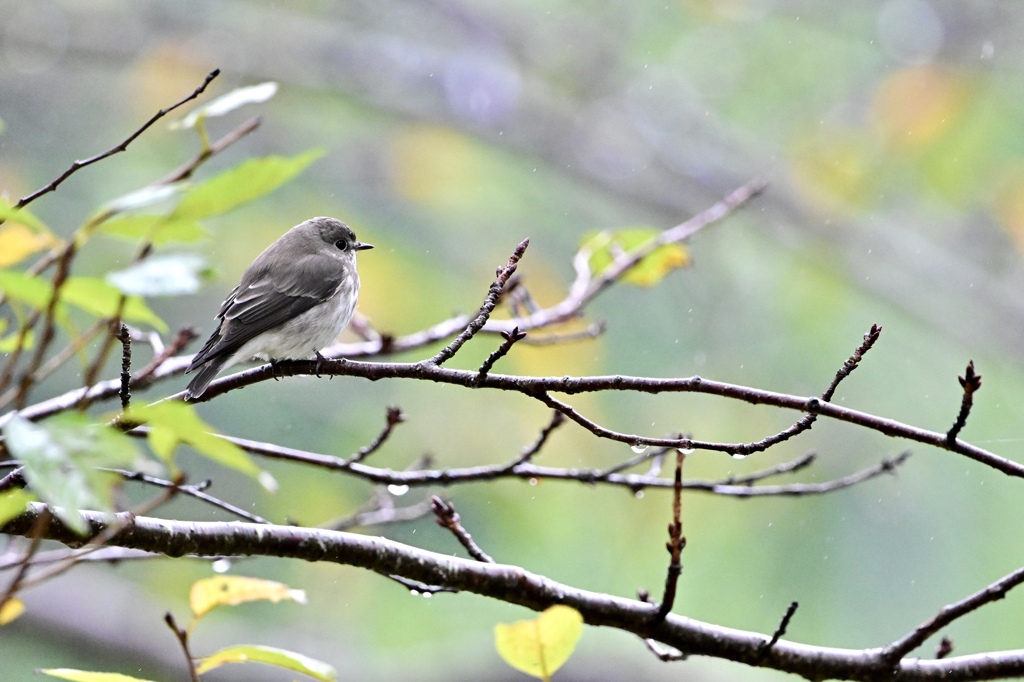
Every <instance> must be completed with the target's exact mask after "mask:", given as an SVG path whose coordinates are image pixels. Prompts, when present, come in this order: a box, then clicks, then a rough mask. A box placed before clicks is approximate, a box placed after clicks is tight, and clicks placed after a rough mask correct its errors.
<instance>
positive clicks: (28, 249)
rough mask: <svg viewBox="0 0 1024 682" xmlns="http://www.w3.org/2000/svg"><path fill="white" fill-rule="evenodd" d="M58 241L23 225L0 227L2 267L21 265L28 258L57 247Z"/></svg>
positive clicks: (10, 223) (14, 224)
mask: <svg viewBox="0 0 1024 682" xmlns="http://www.w3.org/2000/svg"><path fill="white" fill-rule="evenodd" d="M57 243H58V240H57V239H56V238H54V236H53V235H51V234H48V233H46V232H35V231H33V230H30V229H29V228H28V227H26V226H25V225H22V224H21V223H15V222H9V223H4V224H3V225H0V267H6V266H8V265H14V264H15V263H20V262H21V260H22V259H23V258H25V257H26V256H31V255H32V254H33V253H36V252H37V251H42V250H43V249H48V248H50V247H52V246H55V245H56V244H57Z"/></svg>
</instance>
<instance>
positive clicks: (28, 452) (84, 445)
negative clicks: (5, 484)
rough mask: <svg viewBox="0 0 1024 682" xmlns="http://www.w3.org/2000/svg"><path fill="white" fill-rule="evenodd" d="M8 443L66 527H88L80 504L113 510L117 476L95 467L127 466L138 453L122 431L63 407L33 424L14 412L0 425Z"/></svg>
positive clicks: (35, 488)
mask: <svg viewBox="0 0 1024 682" xmlns="http://www.w3.org/2000/svg"><path fill="white" fill-rule="evenodd" d="M4 436H5V438H6V445H7V448H8V449H9V450H10V451H11V453H12V454H13V455H14V457H15V458H17V459H19V460H21V462H22V464H23V466H24V467H25V479H26V480H27V481H28V483H29V485H30V486H31V488H32V490H33V491H34V492H35V493H36V494H37V495H39V498H40V499H41V500H43V501H44V502H46V503H47V504H48V505H50V508H51V509H52V510H53V511H54V513H56V514H57V516H58V517H60V519H61V521H63V522H64V523H65V524H66V525H67V526H68V527H69V528H71V529H72V530H74V531H75V532H77V533H79V534H84V533H85V531H86V530H87V528H86V524H85V520H84V519H83V518H82V516H81V515H80V514H79V513H78V511H79V510H81V509H95V510H97V511H111V499H112V495H113V485H114V483H116V482H117V480H119V479H117V478H116V477H115V476H113V475H111V474H109V473H107V472H103V471H99V470H98V469H97V468H98V467H125V466H130V465H131V464H132V463H133V462H135V460H136V459H138V457H139V452H138V450H136V448H135V444H134V443H133V442H132V441H131V439H129V438H128V437H127V436H125V435H124V434H123V433H121V432H120V431H117V430H116V429H114V428H112V427H110V426H107V425H105V424H95V423H92V422H90V421H89V420H88V418H87V417H86V416H85V415H82V414H78V413H67V414H62V415H58V416H56V417H54V418H53V419H49V420H47V421H45V422H42V423H39V424H34V423H32V422H30V421H28V420H27V419H24V418H22V417H21V416H19V415H17V414H15V415H14V416H13V417H12V418H11V419H10V420H9V421H8V422H7V424H6V425H5V426H4Z"/></svg>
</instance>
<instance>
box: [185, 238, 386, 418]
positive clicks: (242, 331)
mask: <svg viewBox="0 0 1024 682" xmlns="http://www.w3.org/2000/svg"><path fill="white" fill-rule="evenodd" d="M372 248H373V246H372V245H371V244H363V243H361V242H359V241H358V240H357V239H356V235H355V233H354V232H352V230H351V229H350V228H349V226H348V225H346V224H345V223H343V222H341V221H340V220H335V219H334V218H312V219H310V220H307V221H306V222H304V223H299V224H298V225H296V226H295V227H293V228H292V229H290V230H288V231H287V232H285V233H284V235H282V236H281V238H280V239H278V240H277V241H276V242H274V243H273V244H271V245H270V246H268V247H267V249H266V251H264V252H263V253H261V254H260V255H259V256H258V257H257V258H256V260H254V261H253V262H252V265H250V266H249V267H248V268H246V270H245V273H243V274H242V281H241V282H240V283H239V285H238V286H237V287H235V288H234V290H233V291H232V292H231V293H230V294H229V295H228V297H227V300H226V301H224V303H223V304H222V305H221V307H220V312H218V313H217V320H218V323H217V329H216V330H214V332H213V334H211V335H210V338H209V339H207V341H206V344H205V345H204V346H203V348H202V350H200V351H199V352H198V353H197V354H196V356H195V357H194V358H192V363H191V364H190V365H189V366H188V369H186V370H185V373H186V374H188V373H189V372H192V371H195V370H199V373H198V374H197V375H196V376H195V378H194V379H192V381H191V383H189V385H188V390H187V391H186V396H187V397H188V399H189V400H193V399H195V398H198V397H199V396H201V395H202V394H203V391H205V390H206V387H207V385H209V383H210V382H211V381H213V378H214V377H215V376H217V373H218V372H219V371H220V370H222V369H224V368H226V367H230V366H231V365H233V364H235V363H236V362H240V361H244V360H248V359H249V358H252V357H254V356H257V357H261V358H264V359H268V360H284V359H295V358H308V357H310V356H311V355H313V354H319V352H320V349H321V348H323V347H325V346H327V345H329V344H331V343H332V342H333V341H334V340H335V339H337V338H338V335H339V334H341V331H342V330H343V329H344V328H345V326H346V325H347V324H348V322H349V320H351V319H352V313H353V312H354V311H355V308H356V298H357V297H358V296H359V273H357V272H356V251H362V250H363V249H372Z"/></svg>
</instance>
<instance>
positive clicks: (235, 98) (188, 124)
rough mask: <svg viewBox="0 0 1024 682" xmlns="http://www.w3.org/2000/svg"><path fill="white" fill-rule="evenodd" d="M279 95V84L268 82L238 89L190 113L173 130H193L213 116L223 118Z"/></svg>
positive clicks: (175, 124) (173, 124)
mask: <svg viewBox="0 0 1024 682" xmlns="http://www.w3.org/2000/svg"><path fill="white" fill-rule="evenodd" d="M275 94H277V83H274V82H273V81H267V82H266V83H260V84H259V85H249V86H246V87H244V88H236V89H235V90H232V91H231V92H229V93H227V94H224V95H221V96H220V97H218V98H217V99H215V100H213V101H212V102H210V103H209V104H206V105H203V106H201V107H199V108H198V109H196V110H194V111H192V112H190V113H189V115H188V116H186V117H185V118H183V119H181V121H178V122H176V123H172V124H171V128H192V127H194V126H195V125H196V123H197V122H198V121H200V120H201V119H204V118H210V117H212V116H223V115H224V114H227V113H229V112H232V111H234V110H235V109H238V108H239V107H241V106H244V105H246V104H257V103H259V102H266V101H267V100H268V99H270V98H271V97H273V96H274V95H275Z"/></svg>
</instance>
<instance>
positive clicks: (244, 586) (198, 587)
mask: <svg viewBox="0 0 1024 682" xmlns="http://www.w3.org/2000/svg"><path fill="white" fill-rule="evenodd" d="M282 599H292V600H294V601H297V602H299V603H300V604H305V603H306V593H305V592H304V591H303V590H293V589H292V588H290V587H288V586H287V585H285V584H284V583H279V582H275V581H273V580H261V579H259V578H246V577H243V576H231V575H219V576H214V577H213V578H205V579H203V580H199V581H196V582H195V583H194V584H193V585H192V590H191V592H189V595H188V600H189V604H190V605H191V607H192V613H194V614H195V616H196V618H199V617H201V616H202V615H204V614H205V613H207V612H209V611H210V610H212V609H214V608H216V607H218V606H224V605H227V606H237V605H238V604H243V603H245V602H249V601H261V600H267V601H272V602H279V601H281V600H282Z"/></svg>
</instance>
